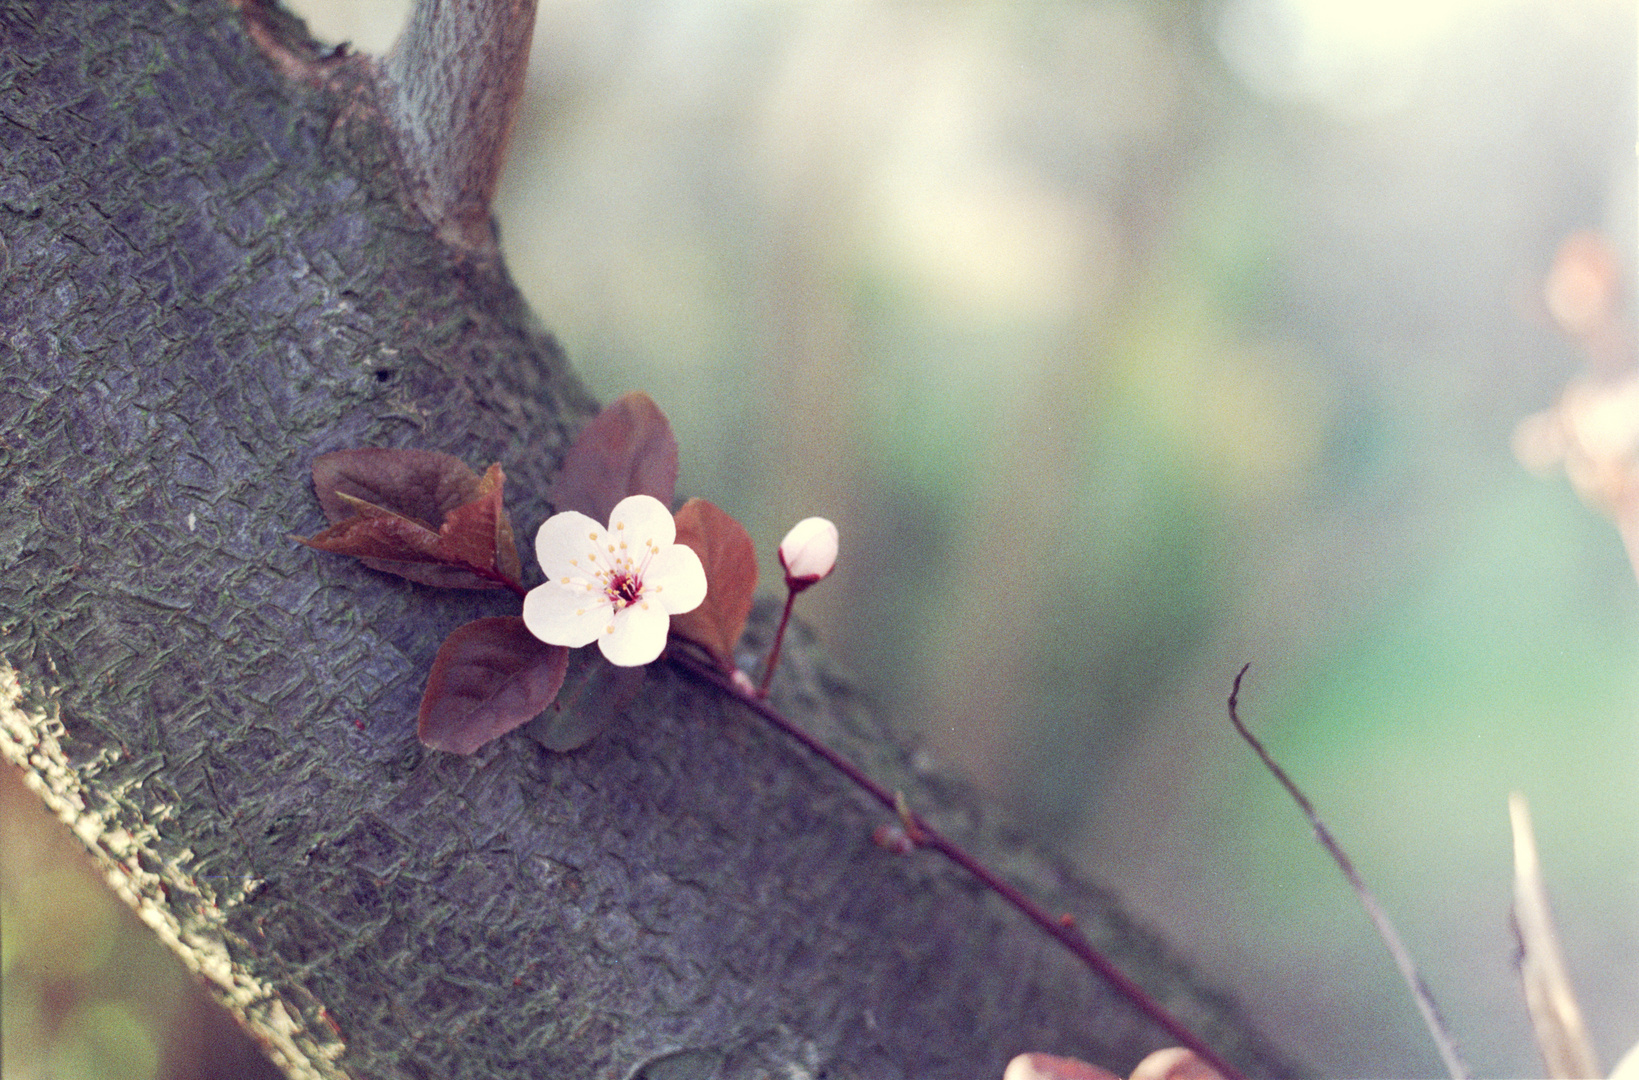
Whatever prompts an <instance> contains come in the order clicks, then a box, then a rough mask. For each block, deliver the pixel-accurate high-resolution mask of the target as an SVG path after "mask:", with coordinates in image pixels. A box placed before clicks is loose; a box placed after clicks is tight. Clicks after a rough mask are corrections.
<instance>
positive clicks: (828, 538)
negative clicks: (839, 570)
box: [780, 517, 837, 592]
mask: <svg viewBox="0 0 1639 1080" xmlns="http://www.w3.org/2000/svg"><path fill="white" fill-rule="evenodd" d="M836 564H837V527H836V526H835V525H833V524H831V522H829V521H827V520H826V519H825V518H822V517H811V518H803V519H802V520H801V521H799V522H797V523H796V524H795V525H793V526H791V531H790V532H788V533H786V534H785V539H784V540H781V541H780V565H781V566H782V567H784V568H785V586H786V588H788V589H790V590H791V591H792V592H801V591H802V590H803V589H806V588H808V586H810V585H813V584H815V583H816V582H818V581H820V580H821V579H822V578H824V577H825V575H827V574H829V573H830V572H831V568H832V567H834V566H836Z"/></svg>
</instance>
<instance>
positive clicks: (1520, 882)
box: [1508, 791, 1604, 1080]
mask: <svg viewBox="0 0 1639 1080" xmlns="http://www.w3.org/2000/svg"><path fill="white" fill-rule="evenodd" d="M1508 821H1509V824H1510V825H1511V826H1512V827H1513V832H1514V932H1515V934H1517V935H1518V937H1519V975H1520V982H1521V983H1523V984H1524V987H1525V1007H1526V1011H1528V1012H1529V1013H1530V1014H1531V1027H1532V1028H1533V1029H1534V1030H1535V1031H1536V1035H1537V1046H1538V1047H1540V1048H1541V1050H1542V1061H1543V1064H1545V1065H1546V1066H1547V1067H1548V1075H1549V1076H1551V1077H1554V1078H1555V1080H1577V1078H1583V1077H1597V1076H1603V1075H1604V1074H1603V1073H1601V1072H1600V1071H1599V1060H1598V1058H1597V1057H1595V1055H1594V1050H1593V1044H1592V1043H1590V1042H1589V1041H1588V1032H1587V1029H1586V1028H1585V1027H1583V1025H1582V1010H1581V1009H1580V1008H1578V1007H1577V1003H1576V994H1575V992H1574V991H1572V989H1571V977H1570V975H1569V973H1567V971H1566V970H1565V959H1564V956H1563V955H1562V954H1561V953H1560V949H1559V934H1558V933H1557V932H1556V931H1555V930H1554V916H1553V913H1552V912H1551V911H1550V910H1549V909H1548V893H1547V890H1546V889H1544V888H1543V886H1542V868H1541V865H1540V864H1539V863H1538V861H1537V842H1536V837H1535V835H1534V834H1533V833H1532V831H1531V810H1530V807H1528V806H1527V805H1526V803H1525V796H1523V795H1521V794H1520V793H1519V792H1517V791H1513V792H1509V794H1508Z"/></svg>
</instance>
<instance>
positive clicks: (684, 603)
mask: <svg viewBox="0 0 1639 1080" xmlns="http://www.w3.org/2000/svg"><path fill="white" fill-rule="evenodd" d="M643 598H644V599H645V600H649V601H651V602H653V603H655V604H658V605H659V606H660V607H661V608H662V609H663V610H664V611H665V612H666V613H667V614H668V615H681V614H683V613H684V612H685V611H693V610H694V609H695V608H697V607H699V606H700V604H701V602H702V601H704V600H705V598H706V568H705V567H704V566H703V565H701V562H700V556H699V555H697V554H695V552H694V549H693V548H691V547H688V546H687V545H685V544H673V545H672V546H671V547H668V548H662V549H661V550H660V553H659V554H658V555H656V556H655V557H654V558H653V559H650V560H649V567H648V569H647V570H645V571H644V573H643Z"/></svg>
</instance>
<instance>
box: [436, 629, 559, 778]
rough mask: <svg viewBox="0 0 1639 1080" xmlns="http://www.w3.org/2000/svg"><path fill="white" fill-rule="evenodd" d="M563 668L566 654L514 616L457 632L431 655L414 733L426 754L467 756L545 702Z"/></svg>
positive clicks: (529, 717)
mask: <svg viewBox="0 0 1639 1080" xmlns="http://www.w3.org/2000/svg"><path fill="white" fill-rule="evenodd" d="M568 663H569V650H568V649H566V648H564V647H563V646H561V645H548V644H546V643H545V642H544V641H541V640H540V639H539V638H537V637H536V636H535V635H534V634H531V633H530V632H529V630H528V628H527V627H525V626H524V621H523V620H522V619H520V618H518V617H517V616H508V617H503V618H493V619H479V620H478V621H476V622H470V623H468V624H467V625H465V626H462V627H459V628H457V629H456V631H455V632H454V633H452V634H451V635H450V636H449V637H448V638H446V639H444V644H443V645H441V646H440V647H439V649H438V655H437V656H436V657H434V658H433V668H432V673H431V674H430V675H428V676H427V692H426V693H425V694H423V695H422V698H421V716H420V719H419V721H418V723H417V727H416V733H417V734H418V735H419V736H420V737H421V741H422V742H423V743H425V744H427V745H428V746H430V747H432V748H433V749H434V750H447V751H449V752H450V753H452V754H470V753H472V752H473V751H474V750H476V749H478V748H479V747H480V746H483V745H484V744H485V743H487V742H489V741H490V740H491V739H494V738H496V737H498V736H501V735H505V734H506V733H507V732H509V731H511V730H512V729H513V728H515V727H517V726H518V725H520V724H525V723H528V722H529V721H530V720H532V719H534V718H535V717H536V716H537V715H539V714H540V712H541V710H543V709H545V708H546V707H547V706H548V705H550V704H552V699H553V698H555V697H556V696H557V694H558V688H559V687H561V686H562V685H563V676H564V671H565V670H566V668H567V665H568Z"/></svg>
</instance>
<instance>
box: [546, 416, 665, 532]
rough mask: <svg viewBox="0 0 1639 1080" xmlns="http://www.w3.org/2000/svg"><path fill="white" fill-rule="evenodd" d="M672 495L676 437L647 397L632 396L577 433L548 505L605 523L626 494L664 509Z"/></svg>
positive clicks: (594, 418) (553, 487)
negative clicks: (644, 497)
mask: <svg viewBox="0 0 1639 1080" xmlns="http://www.w3.org/2000/svg"><path fill="white" fill-rule="evenodd" d="M676 490H677V438H676V436H674V435H673V434H672V426H671V423H670V422H669V421H668V420H667V419H666V414H665V413H663V412H661V411H660V406H658V405H656V404H655V403H654V402H653V401H652V400H651V399H650V398H649V395H647V394H645V393H643V392H642V391H634V392H632V393H630V394H627V395H626V396H625V397H622V398H620V399H619V400H618V401H616V402H614V403H613V404H612V405H610V406H609V407H608V408H607V409H604V410H603V411H602V412H601V413H599V414H598V415H597V416H595V417H593V418H592V420H591V421H590V422H588V423H587V425H586V426H585V427H583V428H581V432H580V434H579V435H578V436H577V437H576V438H575V445H574V446H572V447H570V448H569V455H568V456H567V457H566V458H564V461H563V471H562V472H560V473H559V474H558V479H557V481H556V482H555V483H554V484H553V485H552V491H551V498H552V505H553V506H554V507H555V508H556V509H557V510H558V511H559V512H562V511H564V510H579V511H580V512H581V513H583V514H585V515H587V516H588V517H590V518H591V519H592V520H593V521H608V520H609V513H610V511H612V510H613V509H614V508H615V504H616V503H618V502H619V501H620V500H622V499H624V498H626V496H628V495H653V496H654V497H655V498H657V499H659V500H660V501H661V502H663V503H665V504H666V505H667V506H670V505H671V503H672V495H673V494H674V493H675V492H676Z"/></svg>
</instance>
